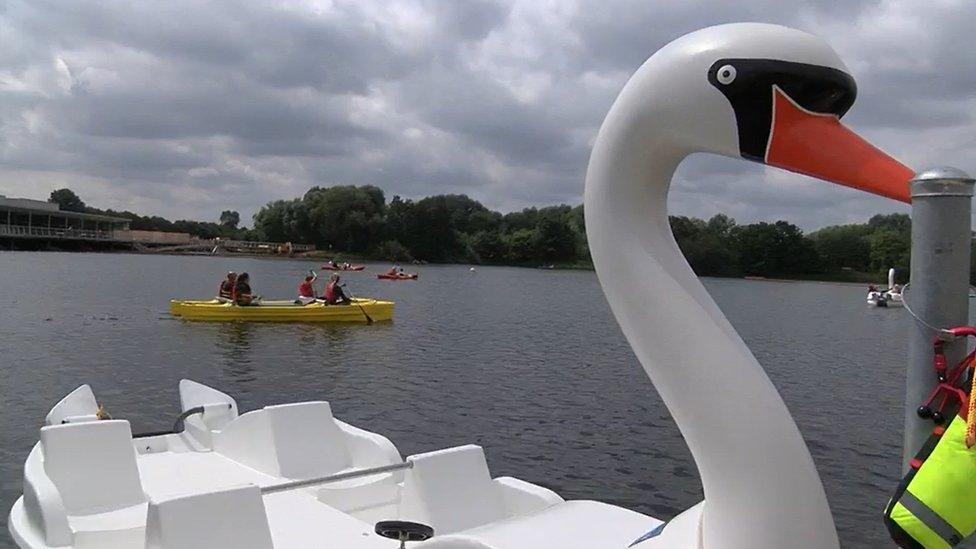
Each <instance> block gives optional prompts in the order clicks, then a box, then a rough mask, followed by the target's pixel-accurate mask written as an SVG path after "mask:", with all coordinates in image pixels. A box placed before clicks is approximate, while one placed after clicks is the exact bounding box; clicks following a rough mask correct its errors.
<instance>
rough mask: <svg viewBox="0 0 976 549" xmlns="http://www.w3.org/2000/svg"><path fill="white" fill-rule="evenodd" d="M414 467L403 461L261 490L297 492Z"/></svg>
mask: <svg viewBox="0 0 976 549" xmlns="http://www.w3.org/2000/svg"><path fill="white" fill-rule="evenodd" d="M411 467H413V462H412V461H409V460H407V461H403V462H400V463H392V464H390V465H382V466H380V467H372V468H370V469H358V470H355V471H346V472H345V473H336V474H334V475H329V476H327V477H319V478H310V479H308V480H295V481H291V482H283V483H281V484H273V485H271V486H264V487H262V488H261V494H262V495H263V494H274V493H276V492H284V491H286V490H295V489H297V488H307V487H309V486H317V485H319V484H328V483H330V482H339V481H340V480H348V479H351V478H359V477H368V476H370V475H378V474H380V473H389V472H390V471H399V470H401V469H410V468H411Z"/></svg>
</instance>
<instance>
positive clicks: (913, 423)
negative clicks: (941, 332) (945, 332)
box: [902, 168, 973, 472]
mask: <svg viewBox="0 0 976 549" xmlns="http://www.w3.org/2000/svg"><path fill="white" fill-rule="evenodd" d="M911 193H912V259H911V262H912V267H911V286H910V287H909V292H908V294H907V295H906V296H905V301H906V302H907V303H908V305H909V307H910V309H911V311H912V312H913V313H914V314H915V315H917V316H918V319H920V320H918V319H915V320H913V322H912V325H911V328H910V329H909V340H908V372H907V375H906V377H905V446H904V450H903V455H902V470H903V471H906V472H907V471H908V462H909V461H910V460H911V459H912V457H914V455H915V453H916V452H918V450H919V449H920V448H921V447H922V444H923V443H924V442H925V440H926V439H927V438H928V437H929V435H930V434H931V433H932V427H933V424H932V421H931V420H928V419H922V418H920V417H919V416H918V414H917V412H916V410H917V409H918V407H919V405H921V404H922V401H924V400H925V397H926V395H927V394H928V393H929V391H931V390H932V388H933V387H934V386H935V383H936V382H937V379H936V376H935V370H934V369H933V368H932V356H933V348H932V343H933V338H934V337H935V336H936V335H938V332H937V330H936V329H945V328H953V327H955V326H964V325H966V324H968V323H969V255H970V252H969V250H970V242H971V241H972V229H971V225H972V223H971V215H972V197H973V179H972V178H971V177H969V175H968V174H966V173H965V172H963V171H962V170H958V169H956V168H933V169H930V170H926V171H924V172H920V173H918V174H916V176H915V178H914V179H913V180H912V181H911ZM923 322H924V323H923ZM926 324H928V325H926ZM945 354H946V359H947V361H948V363H949V365H950V367H951V366H954V365H956V364H957V363H958V362H959V361H960V360H962V358H963V357H964V356H965V354H966V342H965V341H964V340H959V341H954V342H949V343H946V344H945Z"/></svg>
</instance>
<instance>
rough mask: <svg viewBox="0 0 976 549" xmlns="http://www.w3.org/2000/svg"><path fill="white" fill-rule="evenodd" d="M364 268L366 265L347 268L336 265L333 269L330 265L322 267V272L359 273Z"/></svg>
mask: <svg viewBox="0 0 976 549" xmlns="http://www.w3.org/2000/svg"><path fill="white" fill-rule="evenodd" d="M365 268H366V265H350V266H348V267H344V266H342V265H336V266H334V267H333V266H332V265H322V270H323V271H361V270H363V269H365Z"/></svg>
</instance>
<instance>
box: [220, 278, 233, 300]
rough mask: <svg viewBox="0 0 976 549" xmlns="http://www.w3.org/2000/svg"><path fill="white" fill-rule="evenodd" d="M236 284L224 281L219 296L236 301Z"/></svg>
mask: <svg viewBox="0 0 976 549" xmlns="http://www.w3.org/2000/svg"><path fill="white" fill-rule="evenodd" d="M234 286H236V284H234V282H232V281H230V280H224V281H223V282H221V283H220V287H219V288H218V289H217V295H218V296H219V297H222V298H224V299H234Z"/></svg>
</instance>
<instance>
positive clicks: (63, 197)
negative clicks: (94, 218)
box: [47, 189, 86, 212]
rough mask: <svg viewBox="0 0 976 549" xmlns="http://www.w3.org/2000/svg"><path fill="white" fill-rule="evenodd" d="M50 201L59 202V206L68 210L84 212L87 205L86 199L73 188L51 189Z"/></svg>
mask: <svg viewBox="0 0 976 549" xmlns="http://www.w3.org/2000/svg"><path fill="white" fill-rule="evenodd" d="M47 201H48V202H52V203H54V204H57V205H58V207H59V208H61V209H62V210H65V211H68V212H84V211H86V206H85V203H84V201H82V200H81V198H79V197H78V195H76V194H75V193H74V191H72V190H71V189H58V190H56V191H51V197H50V198H48V199H47Z"/></svg>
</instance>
